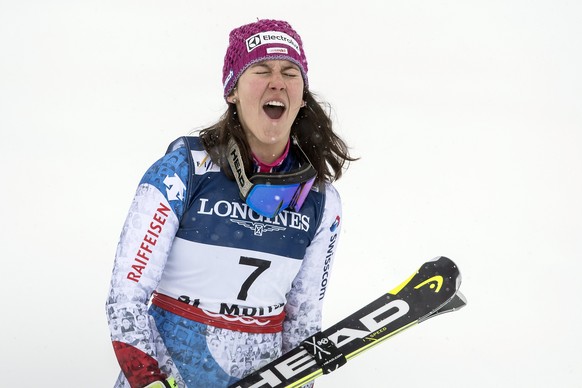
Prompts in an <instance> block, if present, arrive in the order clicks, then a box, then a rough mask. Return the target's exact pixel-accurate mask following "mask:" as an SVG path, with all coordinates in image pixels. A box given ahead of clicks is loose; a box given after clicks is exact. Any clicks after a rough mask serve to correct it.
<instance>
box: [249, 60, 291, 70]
mask: <svg viewBox="0 0 582 388" xmlns="http://www.w3.org/2000/svg"><path fill="white" fill-rule="evenodd" d="M254 67H266V68H268V69H271V68H272V66H269V65H268V64H267V63H266V62H258V63H255V64H253V65H251V68H254ZM289 69H291V70H297V71H301V70H300V69H299V66H297V65H296V64H294V63H293V62H289V64H288V65H283V66H281V70H283V71H285V70H289Z"/></svg>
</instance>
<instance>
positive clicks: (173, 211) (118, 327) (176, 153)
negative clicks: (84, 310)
mask: <svg viewBox="0 0 582 388" xmlns="http://www.w3.org/2000/svg"><path fill="white" fill-rule="evenodd" d="M187 155H188V154H187V150H186V149H185V148H177V149H175V150H173V151H171V152H169V153H167V154H166V155H165V156H164V157H163V158H161V159H160V160H158V161H157V162H156V163H154V164H153V165H152V166H151V167H150V168H149V169H148V170H147V172H146V173H145V175H144V176H143V178H142V180H141V182H140V184H139V186H138V188H137V191H136V194H135V197H134V199H133V201H132V203H131V207H130V209H129V213H128V215H127V218H126V221H125V224H124V226H123V230H122V232H121V237H120V241H119V244H118V246H117V251H116V255H115V262H114V266H113V273H112V276H111V284H110V289H109V295H108V298H107V302H106V314H107V319H108V323H109V329H110V334H111V340H112V342H113V348H114V350H115V355H116V357H117V359H118V361H119V364H120V366H121V370H122V371H123V373H124V374H125V377H126V378H127V380H128V381H129V383H130V385H131V387H133V388H134V387H144V386H146V385H148V384H149V383H151V382H153V381H157V380H163V379H165V378H166V377H167V376H166V375H165V373H163V372H162V371H161V370H160V367H159V365H160V363H159V360H160V359H161V357H162V356H163V354H161V353H163V352H164V351H165V349H162V348H161V347H163V344H158V345H156V343H157V342H158V341H156V338H157V337H158V336H159V335H158V331H157V329H156V327H155V323H154V321H153V319H152V318H151V317H150V316H149V314H148V312H147V308H148V302H149V299H150V296H151V294H152V292H153V291H154V290H155V289H156V287H157V285H158V283H159V281H160V278H161V276H162V272H163V270H164V266H165V264H166V260H167V258H168V255H169V253H170V249H171V247H172V241H173V239H174V236H175V235H176V232H177V230H178V226H179V220H180V217H181V215H182V213H183V207H184V202H185V200H184V198H185V197H186V186H187V184H188V182H187V178H188V157H187Z"/></svg>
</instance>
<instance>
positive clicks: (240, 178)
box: [228, 139, 253, 199]
mask: <svg viewBox="0 0 582 388" xmlns="http://www.w3.org/2000/svg"><path fill="white" fill-rule="evenodd" d="M228 164H229V165H230V168H231V170H232V173H233V174H234V180H235V181H236V184H237V185H238V188H239V191H240V193H241V196H242V197H243V199H246V198H247V196H248V195H249V191H250V190H251V188H252V187H253V184H252V183H251V182H250V181H249V178H247V174H246V172H245V166H244V163H243V160H242V155H241V152H240V148H239V147H238V144H236V141H235V140H234V139H230V141H229V142H228Z"/></svg>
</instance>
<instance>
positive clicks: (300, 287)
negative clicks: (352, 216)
mask: <svg viewBox="0 0 582 388" xmlns="http://www.w3.org/2000/svg"><path fill="white" fill-rule="evenodd" d="M340 219H341V199H340V196H339V194H338V192H337V191H336V189H335V188H334V187H333V186H332V185H331V184H327V185H326V188H325V206H324V211H323V217H322V221H321V223H320V224H319V226H318V229H317V232H316V234H315V237H314V239H313V240H312V241H311V244H310V245H309V247H308V248H307V251H306V253H305V257H304V258H303V263H302V264H301V268H300V270H299V273H298V274H297V276H296V277H295V279H294V280H293V284H292V287H291V291H290V292H289V293H288V295H287V305H286V306H285V312H286V318H285V321H284V327H283V353H286V352H288V351H289V350H291V349H292V348H294V347H296V346H298V345H299V344H300V342H301V341H303V340H304V339H305V338H307V337H309V336H311V335H313V334H315V333H316V332H318V331H320V330H321V321H322V315H321V311H322V307H323V300H324V297H325V292H326V288H327V285H328V282H329V275H330V271H331V267H332V264H333V259H334V256H335V253H336V249H337V244H338V237H339V234H340Z"/></svg>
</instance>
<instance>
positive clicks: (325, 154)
mask: <svg viewBox="0 0 582 388" xmlns="http://www.w3.org/2000/svg"><path fill="white" fill-rule="evenodd" d="M303 98H304V100H305V103H306V104H305V106H304V107H303V108H301V109H300V110H299V113H298V114H297V117H296V119H295V122H294V123H293V125H292V126H291V135H292V136H295V137H296V138H297V140H298V142H299V145H300V146H301V148H302V149H303V151H304V152H305V154H306V155H307V157H308V158H309V161H310V162H311V164H312V165H313V167H314V168H315V170H316V171H317V183H322V182H323V181H329V182H333V181H335V180H337V179H339V178H340V177H341V176H342V173H343V170H344V167H345V168H347V166H346V162H352V161H355V160H357V158H353V157H351V156H350V154H349V149H348V146H347V145H346V143H345V142H344V141H343V140H342V139H341V138H340V137H339V136H338V135H337V134H336V133H335V132H334V131H333V129H332V120H331V118H330V116H329V114H328V113H326V111H325V110H324V109H323V106H322V105H324V106H326V107H327V108H328V109H329V105H327V104H322V103H319V102H318V101H316V99H315V96H314V95H313V94H312V93H311V92H310V91H308V90H306V91H305V92H304V95H303ZM231 137H232V138H234V140H235V141H236V142H237V143H238V145H239V147H240V151H241V154H242V158H243V161H244V165H245V171H246V172H247V173H249V174H250V172H251V171H252V156H251V151H250V147H249V145H248V143H247V140H246V136H245V133H244V131H243V129H242V127H241V124H240V121H239V119H238V115H237V110H236V105H235V104H230V103H229V104H228V109H227V110H226V112H225V113H224V114H223V115H222V117H221V118H220V119H219V121H218V122H217V123H216V124H214V125H212V126H210V127H207V128H204V129H202V130H201V131H200V139H201V140H202V144H203V145H204V148H205V149H206V151H207V152H208V154H209V155H210V157H211V159H212V160H213V161H214V163H216V164H218V165H219V166H220V167H221V169H222V170H223V171H224V173H225V174H226V175H227V176H228V177H230V178H232V177H233V175H232V172H231V170H230V167H229V165H228V161H227V158H226V156H227V150H228V142H229V140H230V138H231Z"/></svg>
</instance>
